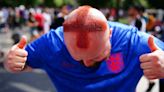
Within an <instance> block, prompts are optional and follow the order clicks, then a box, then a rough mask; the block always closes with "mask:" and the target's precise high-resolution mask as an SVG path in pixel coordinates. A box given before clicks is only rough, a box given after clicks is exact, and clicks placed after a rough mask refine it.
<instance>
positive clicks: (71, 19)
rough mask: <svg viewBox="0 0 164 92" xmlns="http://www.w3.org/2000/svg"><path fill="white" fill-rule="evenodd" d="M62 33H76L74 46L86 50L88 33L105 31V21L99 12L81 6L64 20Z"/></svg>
mask: <svg viewBox="0 0 164 92" xmlns="http://www.w3.org/2000/svg"><path fill="white" fill-rule="evenodd" d="M63 26H64V32H65V33H66V32H74V33H76V40H75V41H76V45H77V47H78V48H83V49H85V48H88V45H89V39H88V33H90V32H97V31H106V29H107V24H106V19H105V17H104V16H103V14H102V13H101V12H99V11H98V10H96V9H94V8H92V7H90V6H81V7H79V8H78V9H76V10H74V11H73V12H72V13H71V14H69V15H68V18H67V19H66V20H65V22H64V24H63Z"/></svg>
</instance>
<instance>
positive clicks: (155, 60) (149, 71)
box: [140, 36, 164, 80]
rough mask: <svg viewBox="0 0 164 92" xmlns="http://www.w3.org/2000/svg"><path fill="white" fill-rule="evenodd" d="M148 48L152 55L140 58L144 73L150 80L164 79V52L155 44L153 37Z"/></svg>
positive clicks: (150, 37)
mask: <svg viewBox="0 0 164 92" xmlns="http://www.w3.org/2000/svg"><path fill="white" fill-rule="evenodd" d="M148 46H149V48H150V50H151V53H148V54H143V55H141V56H140V62H141V65H140V66H141V68H142V69H143V73H144V75H145V76H146V77H147V78H148V79H149V80H152V79H160V78H164V51H162V50H161V49H160V48H159V47H158V46H157V45H156V44H155V43H154V38H153V36H149V39H148Z"/></svg>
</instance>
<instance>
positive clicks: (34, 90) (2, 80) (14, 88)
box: [0, 28, 159, 92]
mask: <svg viewBox="0 0 164 92" xmlns="http://www.w3.org/2000/svg"><path fill="white" fill-rule="evenodd" d="M24 29H25V30H27V29H26V28H23V30H24ZM11 34H12V33H11V32H9V33H0V50H3V51H5V52H7V51H8V49H9V48H10V47H11V46H12V40H11V39H10V38H11ZM23 34H25V35H27V36H28V35H29V34H28V33H27V31H23ZM1 61H3V59H2V58H1V59H0V92H55V88H54V87H53V86H52V83H51V81H50V80H49V78H48V77H47V75H46V74H45V72H43V71H41V70H35V71H33V72H32V73H20V74H11V73H8V72H6V71H5V70H4V69H3V66H2V62H1ZM147 84H148V82H147V80H146V79H145V78H142V80H141V81H140V83H139V85H138V87H137V91H136V92H145V89H146V88H147V87H148V85H147ZM158 87H159V85H158V80H157V81H156V85H155V87H154V88H153V91H152V92H158V89H159V88H158Z"/></svg>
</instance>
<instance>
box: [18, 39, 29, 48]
mask: <svg viewBox="0 0 164 92" xmlns="http://www.w3.org/2000/svg"><path fill="white" fill-rule="evenodd" d="M26 44H27V38H26V36H22V38H21V40H20V41H19V43H18V47H19V48H20V49H23V48H24V47H25V46H26Z"/></svg>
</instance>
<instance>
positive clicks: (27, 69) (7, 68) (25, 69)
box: [4, 62, 32, 73]
mask: <svg viewBox="0 0 164 92" xmlns="http://www.w3.org/2000/svg"><path fill="white" fill-rule="evenodd" d="M4 68H5V69H6V70H7V71H8V72H11V73H20V72H31V71H32V68H31V67H30V66H28V65H25V67H24V68H23V69H22V70H20V71H15V70H13V69H11V68H10V67H9V66H8V64H7V62H4Z"/></svg>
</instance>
